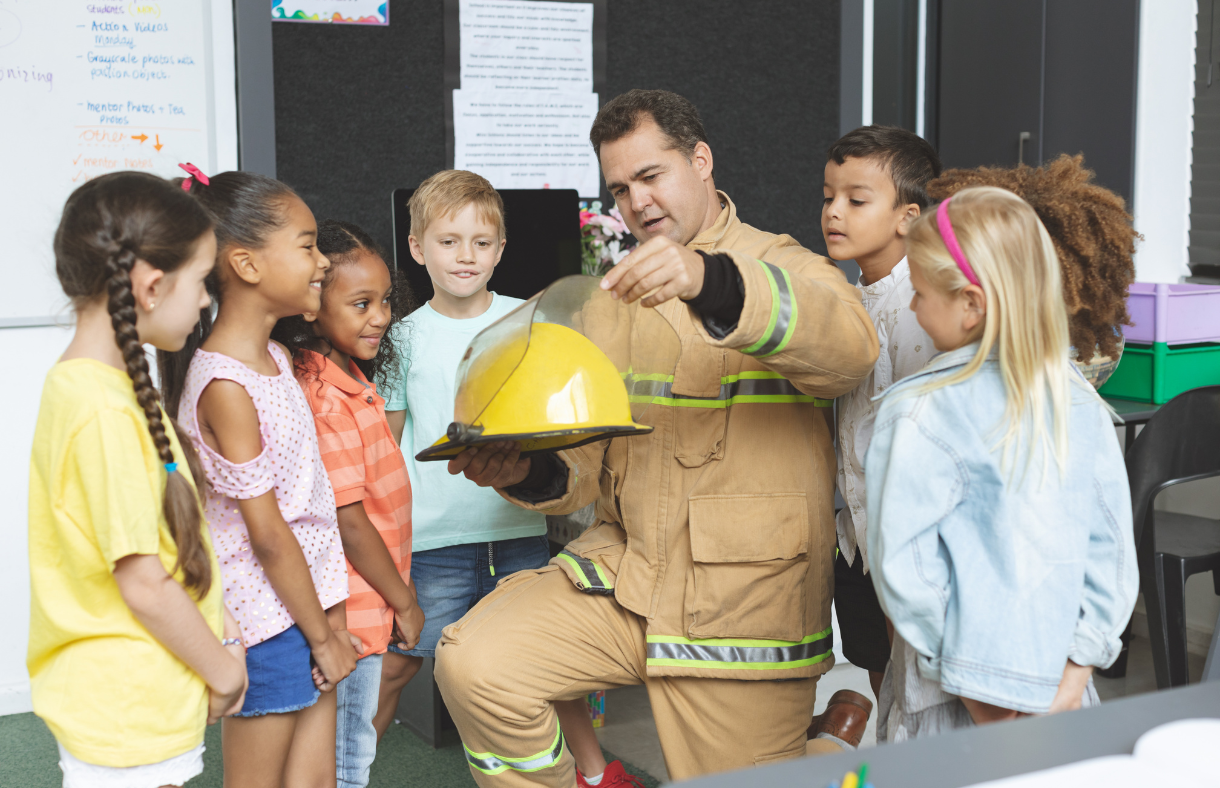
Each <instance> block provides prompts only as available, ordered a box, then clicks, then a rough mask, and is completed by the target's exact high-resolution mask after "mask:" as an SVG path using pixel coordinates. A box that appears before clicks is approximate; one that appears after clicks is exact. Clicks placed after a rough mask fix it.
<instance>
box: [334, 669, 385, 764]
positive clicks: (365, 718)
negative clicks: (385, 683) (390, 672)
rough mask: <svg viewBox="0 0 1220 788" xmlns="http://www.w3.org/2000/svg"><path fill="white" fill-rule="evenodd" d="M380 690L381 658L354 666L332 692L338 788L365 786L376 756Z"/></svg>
mask: <svg viewBox="0 0 1220 788" xmlns="http://www.w3.org/2000/svg"><path fill="white" fill-rule="evenodd" d="M380 690H381V655H380V654H372V655H370V656H367V657H364V658H363V659H360V660H358V661H357V662H356V669H355V670H353V671H352V672H351V673H349V674H348V676H347V678H345V679H344V680H343V681H340V682H339V686H338V687H336V688H335V692H336V693H338V694H337V695H336V697H335V700H336V701H337V702H338V705H339V708H338V710H337V711H336V716H335V769H336V772H337V774H338V778H339V788H345V786H349V785H350V786H357V788H365V786H366V785H368V784H369V767H370V766H372V765H373V758H375V757H376V756H377V729H376V728H374V727H373V717H374V715H376V714H377V697H378V693H379V691H380Z"/></svg>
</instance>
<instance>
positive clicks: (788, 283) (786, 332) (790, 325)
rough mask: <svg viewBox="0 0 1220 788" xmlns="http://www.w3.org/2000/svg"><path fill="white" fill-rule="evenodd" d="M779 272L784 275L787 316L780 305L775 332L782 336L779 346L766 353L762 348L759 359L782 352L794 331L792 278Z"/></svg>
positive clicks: (781, 270) (794, 313) (794, 307)
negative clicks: (785, 323)
mask: <svg viewBox="0 0 1220 788" xmlns="http://www.w3.org/2000/svg"><path fill="white" fill-rule="evenodd" d="M779 270H780V273H782V274H783V275H784V286H785V287H786V288H787V292H788V314H787V315H786V316H785V315H784V310H783V306H782V304H781V306H780V316H779V321H778V322H779V324H780V326H779V328H777V330H782V331H783V336H782V337H781V338H780V342H779V344H778V345H776V346H775V348H774V349H773V350H770V351H766V349H765V348H764V350H762V351H759V353H758V355H759V356H760V357H762V356H773V355H775V354H776V353H779V352H780V351H782V350H783V349H784V348H786V347H788V341H789V340H790V339H792V334H793V333H794V332H795V331H796V295H795V293H793V291H792V277H791V276H790V275H789V274H788V272H787V271H786V270H784V269H783V268H781V269H779ZM785 320H786V321H787V327H786V328H784V327H783V322H784V321H785Z"/></svg>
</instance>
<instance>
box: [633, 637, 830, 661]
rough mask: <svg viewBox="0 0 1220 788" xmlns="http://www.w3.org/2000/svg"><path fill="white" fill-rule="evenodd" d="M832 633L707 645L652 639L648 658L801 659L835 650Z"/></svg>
mask: <svg viewBox="0 0 1220 788" xmlns="http://www.w3.org/2000/svg"><path fill="white" fill-rule="evenodd" d="M832 640H833V638H832V637H824V638H821V639H819V640H815V641H813V642H811V643H795V644H792V645H789V646H705V645H699V644H696V643H649V644H648V659H649V660H656V659H674V660H682V661H684V662H732V663H779V662H800V661H802V660H809V659H813V658H814V657H819V656H821V655H823V654H825V653H827V652H828V651H830V650H831V648H832V646H833V644H832Z"/></svg>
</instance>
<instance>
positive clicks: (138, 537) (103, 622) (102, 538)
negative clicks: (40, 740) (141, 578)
mask: <svg viewBox="0 0 1220 788" xmlns="http://www.w3.org/2000/svg"><path fill="white" fill-rule="evenodd" d="M166 431H167V432H168V434H169V438H170V443H171V445H172V446H173V452H174V459H175V460H177V462H178V463H179V465H178V470H179V472H180V473H184V474H186V476H187V478H188V479H190V478H191V477H190V471H189V470H188V468H187V465H186V461H185V458H184V457H183V456H182V448H181V446H180V445H179V443H178V437H177V435H175V434H174V431H173V429H172V428H171V427H170V425H169V420H168V418H167V419H166ZM164 489H165V467H164V465H163V464H162V462H161V460H160V458H159V457H158V456H157V451H156V448H155V447H154V445H153V441H152V437H151V436H150V435H149V433H148V421H147V419H145V417H144V412H143V410H142V409H141V408H140V405H139V403H138V402H137V401H136V397H135V393H134V391H133V390H132V386H131V380H130V378H128V377H127V374H126V373H125V372H123V371H121V370H118V369H115V368H114V367H111V366H109V365H107V364H103V363H102V362H100V361H93V360H91V359H73V360H70V361H63V362H60V363H58V364H56V365H55V366H54V367H52V369H51V372H50V373H49V374H48V375H47V379H46V381H45V383H44V384H43V388H42V402H41V404H40V405H39V408H38V423H37V425H36V427H35V429H34V450H33V452H32V454H31V457H30V589H31V600H30V648H29V653H28V655H27V659H26V665H27V667H28V668H29V671H30V679H31V684H32V690H33V697H34V712H35V713H36V714H38V716H39V717H42V719H43V720H44V721H46V723H47V726H48V727H49V728H50V729H51V732H52V733H53V734H55V738H56V739H58V740H59V743H60V744H62V745H63V746H64V748H66V749H67V750H68V752H70V753H72V755H74V756H76V757H77V758H79V759H81V760H82V761H85V762H87V763H94V764H98V765H101V766H120V767H121V766H138V765H141V764H149V763H157V762H158V761H163V760H165V759H167V758H172V757H174V756H175V755H180V754H182V753H184V752H186V751H188V750H191V749H193V748H195V747H197V746H199V745H200V744H202V743H203V729H204V726H205V724H206V722H207V703H208V691H207V685H206V684H204V681H203V679H201V678H200V677H199V676H198V675H197V674H196V673H195V672H194V671H192V670H191V669H190V668H188V667H187V666H186V664H185V663H183V662H182V661H181V660H179V659H178V658H177V657H175V656H174V655H173V654H172V653H171V652H170V651H169V650H168V649H166V648H165V646H163V645H161V643H160V642H159V641H158V640H157V639H156V638H154V637H153V636H152V634H151V633H150V632H149V631H148V630H147V629H145V628H144V626H143V625H142V624H141V623H140V622H139V621H138V620H137V619H136V617H135V615H134V614H133V613H132V612H131V609H130V608H129V607H127V604H126V603H125V602H124V601H123V597H122V596H121V595H120V594H119V586H118V583H117V582H116V581H115V579H114V574H113V571H114V566H115V563H116V562H117V561H118V560H119V559H120V558H123V557H125V556H128V555H135V554H142V555H157V556H159V557H160V559H161V563H162V565H164V566H165V569H166V571H169V570H170V568H172V567H173V565H174V561H175V560H176V558H177V548H176V546H175V544H174V539H173V536H172V535H171V534H170V531H169V526H168V525H167V524H166V522H165V516H164V514H163V513H162V499H163V494H164ZM203 530H204V539H205V541H206V543H207V545H208V550H209V553H210V552H211V541H210V540H209V538H208V534H207V529H206V528H204V529H203ZM212 578H213V580H212V586H211V588H210V590H209V591H208V593H207V595H206V596H205V597H204V598H203V599H202V600H200V601H199V602H198V604H199V611H200V612H201V613H202V614H203V616H204V619H205V620H206V621H207V622H208V625H209V626H211V628H212V630H213V631H214V632H216V634H217V636H218V637H219V636H220V634H221V632H222V631H223V618H222V616H223V610H224V608H223V604H224V603H223V596H222V593H223V592H222V589H221V577H220V569H219V567H218V566H217V565H216V558H215V556H214V555H213V557H212ZM177 579H178V580H179V581H180V582H181V579H182V578H181V574H180V573H179V575H178V577H177Z"/></svg>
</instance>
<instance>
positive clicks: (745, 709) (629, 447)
mask: <svg viewBox="0 0 1220 788" xmlns="http://www.w3.org/2000/svg"><path fill="white" fill-rule="evenodd" d="M590 140H591V142H592V144H593V147H594V150H595V151H596V152H597V154H598V157H599V160H600V163H601V168H602V174H603V175H604V177H605V181H606V187H607V189H608V190H609V192H610V194H612V195H613V196H614V199H615V202H616V204H617V205H618V207H619V209H620V210H621V212H622V215H623V217H624V219H625V221H626V223H627V225H628V227H629V228H630V229H631V231H632V233H633V234H634V235H635V236H636V238H637V239H639V240H640V242H641V245H640V246H639V247H638V248H637V249H636V250H635V251H634V252H633V253H632V254H631V255H630V256H629V257H627V258H626V260H624V261H623V262H621V263H620V264H619V265H617V266H616V267H615V268H613V269H612V270H611V271H610V273H609V274H607V275H606V277H605V278H604V279H603V281H602V283H601V287H602V288H603V289H605V290H608V291H610V293H611V296H612V297H614V298H618V299H622V300H623V301H625V302H628V303H633V302H638V303H639V304H642V306H643V307H645V308H653V309H655V310H656V313H657V314H659V315H660V316H662V317H663V318H664V319H665V320H666V321H667V322H668V323H669V324H670V326H671V327H672V328H673V331H674V332H676V334H677V338H678V342H679V346H680V355H679V356H678V358H677V363H676V367H675V368H674V369H673V373H672V375H652V376H650V378H651V380H650V382H651V385H652V386H653V388H652V389H651V390H650V392H649V396H650V401H651V405H650V410H649V415H648V421H649V422H650V424H649V426H651V427H652V428H653V429H652V431H651V432H650V433H648V434H645V435H637V436H634V437H621V438H612V439H609V440H602V441H598V442H595V443H589V444H586V445H583V446H579V447H576V448H569V449H566V450H563V451H561V452H558V453H552V454H534V455H531V456H529V457H522V456H521V450H520V446H519V445H518V444H516V443H513V442H500V443H492V444H487V445H483V446H481V447H479V448H477V449H476V448H471V449H467V450H465V451H464V452H463V453H462V454H460V455H458V456H457V457H456V458H454V459H452V460H450V462H449V471H450V472H451V473H455V474H456V473H464V474H465V475H466V476H467V477H468V478H470V479H471V480H473V481H474V482H476V483H477V484H480V485H483V486H490V487H494V488H496V489H497V490H498V491H499V492H500V494H501V495H502V496H504V497H505V498H506V499H508V500H509V501H511V502H513V503H514V504H516V505H518V506H522V507H524V508H527V509H532V510H536V511H541V512H544V513H547V514H564V513H568V512H572V511H575V510H577V509H579V508H581V507H583V506H586V505H588V504H589V503H591V502H594V501H596V503H597V507H596V513H597V522H596V523H595V524H594V526H593V527H591V528H590V529H589V530H588V531H586V532H585V533H584V534H583V535H582V536H581V537H579V538H578V539H576V540H574V541H573V542H571V543H570V544H569V545H568V546H567V548H566V549H565V550H564V551H563V552H562V553H561V554H560V555H558V556H557V557H556V558H555V559H553V560H552V561H551V563H550V564H549V565H548V566H546V567H544V568H542V569H540V570H537V571H532V572H519V573H517V574H515V575H512V576H510V577H508V578H506V579H505V580H504V581H502V582H501V583H500V585H499V587H498V588H497V589H496V591H495V592H493V593H492V594H490V595H489V596H488V597H486V598H485V599H484V600H483V601H482V602H480V603H479V604H478V605H477V606H475V607H474V608H473V609H472V610H471V611H470V612H469V613H468V614H467V615H466V616H465V617H464V618H463V619H462V620H461V621H459V622H458V623H456V624H454V625H453V626H451V627H449V628H447V629H446V630H445V631H444V634H443V636H442V638H441V642H440V645H439V647H438V650H437V657H436V659H437V662H436V678H437V682H438V683H439V685H440V688H441V692H442V693H443V695H444V698H445V701H446V704H447V706H448V708H449V710H450V712H451V713H452V715H453V718H454V721H455V722H456V723H457V727H458V730H459V732H460V733H461V736H462V740H463V743H464V746H465V753H466V758H467V761H468V762H469V764H470V767H471V770H472V772H473V775H474V778H475V781H476V782H477V783H478V784H479V785H481V786H525V785H546V786H563V788H570V786H572V785H575V784H577V783H576V779H577V777H576V774H575V770H574V765H573V760H572V757H571V756H570V755H568V754H566V753H565V750H564V746H563V734H562V731H561V730H560V728H559V723H558V719H557V717H556V714H555V711H554V708H553V706H552V702H553V701H556V700H565V699H570V698H577V697H581V696H583V695H584V694H586V693H588V692H592V691H594V690H599V689H607V688H612V687H619V686H624V685H631V684H641V683H642V684H644V685H645V687H646V688H647V690H648V693H649V698H650V701H651V704H652V710H653V714H654V716H655V718H656V723H657V731H658V733H659V735H660V740H661V746H662V749H663V751H664V754H665V761H666V766H667V768H668V770H669V775H670V777H671V779H685V778H689V777H693V776H696V775H700V774H705V773H709V772H716V771H722V770H727V769H735V768H741V767H745V766H750V765H754V764H762V763H769V762H773V761H778V760H781V759H786V758H792V757H797V756H800V755H803V754H805V753H806V751H807V744H806V728H807V726H809V724H810V718H811V715H812V711H813V705H814V691H815V687H816V683H817V679H818V677H819V676H821V674H823V673H825V672H826V671H827V670H829V669H830V668H831V666H832V665H833V663H834V657H833V654H832V652H831V646H832V642H833V633H832V631H831V614H830V603H831V598H832V595H833V578H834V557H835V544H836V537H835V525H834V511H833V509H834V472H835V458H834V448H833V445H832V436H831V432H830V429H829V426H828V425H829V421H830V420H829V418H828V414H829V413H830V410H829V409H830V408H831V406H832V401H833V398H834V397H836V396H838V395H840V394H843V393H845V392H847V391H849V390H851V389H852V388H853V387H855V385H856V384H857V383H858V382H859V381H860V380H861V379H863V378H864V377H865V376H866V375H867V374H868V373H869V372H870V371H871V370H872V367H873V364H874V362H875V361H876V359H877V349H878V344H877V337H876V333H875V332H874V329H873V325H872V321H871V320H870V319H869V317H868V314H867V313H866V312H865V311H864V308H863V306H862V305H861V302H860V297H859V296H858V295H857V291H856V289H855V288H853V287H851V286H850V285H849V284H848V283H847V281H846V279H845V277H844V276H843V274H842V273H841V272H840V271H839V269H838V268H836V267H835V266H834V264H833V263H831V262H830V261H829V260H827V259H825V258H823V257H821V256H819V255H816V254H814V253H812V252H810V251H809V250H807V249H805V248H803V247H801V246H800V245H799V244H798V243H797V242H796V241H795V240H794V239H792V238H791V237H790V236H787V235H774V234H771V233H767V232H763V231H761V230H757V229H755V228H753V227H751V226H749V225H747V224H744V223H743V222H742V221H741V220H740V219H739V218H738V217H737V210H736V208H735V206H734V205H733V202H732V201H731V200H730V199H729V197H728V195H726V194H725V193H724V192H721V191H717V190H716V188H715V185H714V181H713V178H712V151H711V148H710V147H709V145H708V143H707V140H706V137H705V134H704V130H703V125H702V123H701V121H700V119H699V115H698V112H697V111H696V109H695V107H694V106H693V105H692V104H691V103H690V102H689V101H687V100H685V99H684V98H682V97H680V96H677V95H675V94H673V93H669V92H666V91H643V90H632V91H630V92H628V93H625V94H623V95H621V96H619V97H617V98H616V99H614V100H613V101H611V102H609V103H608V104H606V105H605V106H604V107H603V108H602V110H601V111H600V112H599V113H598V115H597V118H596V120H595V121H594V124H593V128H592V130H591V132H590ZM832 700H833V701H844V702H832V704H831V705H830V707H829V708H828V709H827V712H826V713H825V714H823V715H822V718H821V723H820V731H821V733H820V736H819V738H814V739H811V740H810V741H809V743H808V751H810V752H839V751H841V750H842V749H843V748H850V747H852V746H854V745H855V744H858V743H859V737H860V735H861V734H862V732H863V727H864V723H865V721H866V720H867V710H866V709H865V707H864V704H867V701H866V700H864V699H863V698H862V697H860V696H858V695H857V694H856V693H847V696H846V699H844V698H843V697H840V694H839V693H836V698H834V699H832ZM870 707H871V704H870ZM816 727H818V726H815V728H816ZM582 783H583V780H582Z"/></svg>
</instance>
